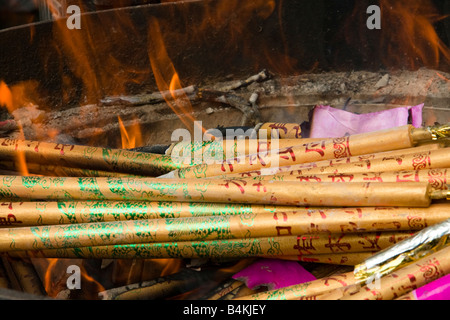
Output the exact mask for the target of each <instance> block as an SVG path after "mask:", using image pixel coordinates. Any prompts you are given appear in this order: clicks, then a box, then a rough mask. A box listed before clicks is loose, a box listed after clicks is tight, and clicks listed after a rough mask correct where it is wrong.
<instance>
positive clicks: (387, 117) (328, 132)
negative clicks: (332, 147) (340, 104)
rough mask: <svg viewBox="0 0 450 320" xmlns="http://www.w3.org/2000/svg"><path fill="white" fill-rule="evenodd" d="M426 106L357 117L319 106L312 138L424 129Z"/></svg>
mask: <svg viewBox="0 0 450 320" xmlns="http://www.w3.org/2000/svg"><path fill="white" fill-rule="evenodd" d="M423 106H424V105H423V104H420V105H418V106H414V107H400V108H394V109H387V110H383V111H379V112H372V113H364V114H356V113H352V112H348V111H345V110H341V109H336V108H332V107H330V106H321V105H320V106H316V107H315V108H314V113H313V118H312V121H311V132H310V137H311V138H340V137H344V136H348V135H352V134H357V133H366V132H373V131H379V130H385V129H390V128H395V127H400V126H404V125H407V124H408V121H409V120H411V124H412V125H413V126H414V127H416V128H417V127H421V126H422V110H423Z"/></svg>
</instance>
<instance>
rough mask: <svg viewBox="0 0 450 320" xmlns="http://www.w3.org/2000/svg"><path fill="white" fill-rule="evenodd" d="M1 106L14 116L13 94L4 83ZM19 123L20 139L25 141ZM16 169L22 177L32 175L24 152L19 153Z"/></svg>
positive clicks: (2, 85)
mask: <svg viewBox="0 0 450 320" xmlns="http://www.w3.org/2000/svg"><path fill="white" fill-rule="evenodd" d="M0 106H5V107H6V108H7V110H8V111H9V112H10V113H11V114H13V111H14V110H15V106H14V98H13V93H12V91H11V90H10V89H9V87H8V86H7V85H6V83H5V82H4V81H0ZM18 123H19V130H20V138H21V139H24V136H25V135H24V133H23V128H22V126H21V125H20V122H18ZM16 168H17V169H18V171H19V173H20V174H21V175H23V176H29V175H30V173H29V171H28V167H27V161H26V159H25V154H24V153H23V152H18V153H17V156H16Z"/></svg>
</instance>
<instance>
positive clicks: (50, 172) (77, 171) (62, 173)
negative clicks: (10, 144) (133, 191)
mask: <svg viewBox="0 0 450 320" xmlns="http://www.w3.org/2000/svg"><path fill="white" fill-rule="evenodd" d="M25 166H26V169H27V171H28V173H29V174H30V175H43V176H53V177H129V176H133V175H132V174H128V173H119V172H113V171H102V170H92V169H83V168H71V167H64V166H60V165H52V164H41V163H30V162H27V163H26V164H25ZM0 169H2V170H5V171H10V172H17V173H20V174H22V173H23V172H21V170H22V168H21V164H19V163H17V162H14V161H0Z"/></svg>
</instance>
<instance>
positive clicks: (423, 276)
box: [340, 246, 450, 300]
mask: <svg viewBox="0 0 450 320" xmlns="http://www.w3.org/2000/svg"><path fill="white" fill-rule="evenodd" d="M449 273H450V246H447V247H445V248H443V249H441V250H439V251H437V252H435V253H433V254H430V255H427V256H426V257H424V258H422V259H420V260H418V261H417V262H414V263H412V264H410V265H407V266H406V267H403V268H400V269H398V270H396V271H395V272H393V273H390V274H388V275H385V276H383V277H381V278H380V279H374V280H373V282H372V283H371V284H370V285H368V284H366V285H365V286H363V287H362V288H361V289H360V290H357V291H356V292H352V291H349V292H346V293H344V295H343V297H342V298H340V300H392V299H396V298H399V297H401V296H403V295H405V294H407V293H408V292H410V291H412V290H414V289H416V288H418V287H421V286H423V285H425V284H427V283H429V282H431V281H433V280H436V279H438V278H440V277H442V276H445V275H447V274H449Z"/></svg>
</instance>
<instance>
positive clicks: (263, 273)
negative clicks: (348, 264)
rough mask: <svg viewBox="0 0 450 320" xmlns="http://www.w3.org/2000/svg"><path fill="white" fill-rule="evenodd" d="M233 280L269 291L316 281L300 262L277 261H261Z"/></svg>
mask: <svg viewBox="0 0 450 320" xmlns="http://www.w3.org/2000/svg"><path fill="white" fill-rule="evenodd" d="M233 279H235V280H239V281H242V282H244V283H245V284H246V285H247V287H248V288H250V289H252V290H254V289H258V288H259V287H267V288H268V289H269V290H274V289H279V288H284V287H288V286H292V285H295V284H300V283H304V282H309V281H313V280H316V278H315V277H314V276H313V275H312V274H311V273H309V272H308V271H306V270H305V268H303V267H302V266H301V265H300V264H299V263H298V262H296V261H288V260H277V259H261V260H258V261H256V262H255V263H253V264H251V265H250V266H248V267H247V268H245V269H243V270H241V271H240V272H238V273H236V274H235V275H234V276H233Z"/></svg>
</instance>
